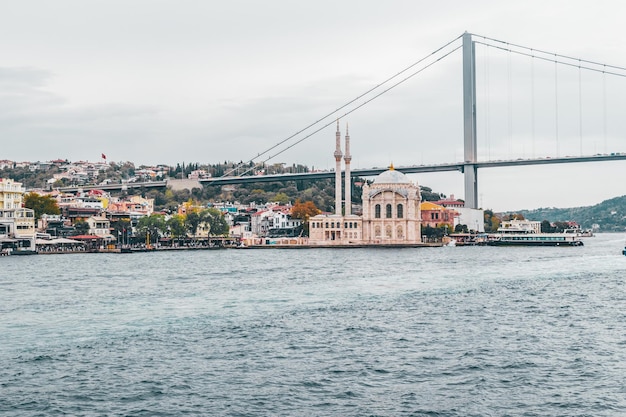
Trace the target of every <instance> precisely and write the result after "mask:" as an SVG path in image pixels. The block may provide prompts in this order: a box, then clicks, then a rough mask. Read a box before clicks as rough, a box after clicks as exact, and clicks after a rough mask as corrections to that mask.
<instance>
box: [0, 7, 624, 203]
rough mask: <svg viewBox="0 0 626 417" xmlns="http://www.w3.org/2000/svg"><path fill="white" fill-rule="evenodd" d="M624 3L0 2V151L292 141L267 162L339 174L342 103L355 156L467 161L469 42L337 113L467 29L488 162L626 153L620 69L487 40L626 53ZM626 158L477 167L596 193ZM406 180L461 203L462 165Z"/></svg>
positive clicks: (536, 185) (371, 161) (601, 55)
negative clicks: (517, 50)
mask: <svg viewBox="0 0 626 417" xmlns="http://www.w3.org/2000/svg"><path fill="white" fill-rule="evenodd" d="M625 15H626V3H624V2H618V1H603V0H600V1H596V2H593V3H591V2H588V1H550V2H544V1H536V0H530V1H524V2H503V1H475V2H466V1H460V0H450V1H444V2H420V1H409V0H407V1H398V0H390V1H386V2H374V1H354V0H345V1H342V2H331V1H326V0H321V1H315V2H293V1H287V0H279V1H267V2H258V1H250V0H239V1H237V0H235V1H229V2H217V1H211V0H176V1H174V0H133V1H128V0H125V1H122V0H106V1H105V0H56V1H54V2H50V1H45V0H25V1H19V2H16V1H9V0H0V57H2V58H1V59H0V160H2V159H9V160H15V161H46V160H51V159H57V158H62V159H69V160H72V161H76V160H90V161H99V160H101V159H100V158H101V154H105V155H106V156H107V161H116V162H117V161H120V162H121V161H132V162H134V163H135V164H136V165H140V164H146V165H154V164H160V163H165V164H176V163H182V162H185V163H191V162H193V163H195V162H197V163H201V164H202V163H218V162H224V161H248V160H251V159H253V158H256V159H255V162H259V161H262V160H264V159H266V158H267V157H268V156H274V155H275V154H276V153H278V151H279V150H281V149H282V148H283V147H284V146H288V145H290V144H293V143H294V142H295V141H298V140H301V143H299V144H297V145H294V146H293V147H291V148H290V149H287V150H285V151H284V152H281V153H279V154H278V155H275V156H274V158H272V159H270V160H269V161H268V163H274V162H284V163H287V164H294V163H295V164H303V165H307V166H309V167H314V168H315V169H331V168H333V167H334V159H333V156H332V155H333V152H334V140H335V133H334V132H335V130H336V125H335V123H334V120H336V119H337V118H340V130H341V131H342V135H344V134H345V132H346V129H347V128H349V133H350V137H351V153H352V156H353V159H352V166H353V167H356V168H370V167H375V166H377V167H385V166H388V165H390V164H394V165H395V166H402V165H413V164H436V163H449V162H458V161H462V160H463V114H462V66H461V51H460V50H457V51H455V52H452V48H453V47H454V46H457V45H460V41H458V40H457V41H456V43H453V44H452V46H451V47H448V48H447V49H445V50H444V51H443V53H447V52H450V54H449V55H448V56H446V57H445V58H442V59H441V60H440V61H438V62H433V59H430V60H428V59H427V60H426V61H424V62H423V63H422V64H419V65H416V66H414V67H412V68H411V69H410V70H409V71H407V72H406V73H404V74H403V76H401V77H399V78H396V79H395V80H396V81H399V80H401V79H402V78H404V77H406V76H408V75H410V74H413V73H416V72H418V73H417V74H416V75H414V76H412V77H409V78H408V79H407V80H406V81H404V82H402V83H401V84H399V85H398V86H397V87H395V88H393V89H391V90H389V91H388V92H386V93H384V94H382V95H380V96H379V97H376V98H375V99H373V100H372V101H369V102H367V103H363V102H364V101H365V100H367V99H369V98H372V96H373V94H370V95H369V96H366V97H365V98H363V99H361V100H360V101H358V100H357V101H356V102H354V103H353V104H352V105H349V106H347V107H345V108H343V109H341V110H340V111H339V112H336V113H334V111H335V110H336V109H339V108H341V107H342V106H344V105H345V104H346V103H349V102H350V101H351V100H353V99H355V98H357V97H359V96H360V95H361V94H363V93H365V92H366V91H368V90H370V89H372V88H373V87H375V86H377V85H379V84H380V83H382V82H383V81H385V80H387V79H389V78H390V77H391V76H393V75H395V74H397V73H399V72H400V71H402V70H404V69H405V68H407V67H409V66H411V65H413V64H415V63H416V62H418V61H420V60H421V59H422V58H425V57H429V56H430V57H433V56H441V53H440V54H439V55H431V54H432V53H433V52H434V51H437V50H438V49H439V48H440V47H442V46H444V45H446V44H447V43H448V42H450V41H453V40H454V39H457V38H458V37H459V36H461V35H462V34H463V33H464V32H465V31H467V32H470V33H472V34H474V36H473V39H474V40H475V41H477V44H476V67H477V72H476V78H477V130H478V155H479V159H482V160H487V159H517V158H530V157H555V156H566V155H589V154H596V153H610V152H626V140H625V138H626V121H625V120H622V119H623V117H621V115H623V114H626V77H624V76H623V75H624V74H625V73H626V72H625V71H621V70H620V71H616V72H620V74H621V76H614V75H607V74H602V73H600V72H597V71H586V70H581V69H578V68H576V65H574V66H565V65H561V64H559V65H554V64H553V63H552V62H550V61H549V60H541V59H535V58H531V57H528V56H524V55H521V54H513V53H507V52H506V51H503V50H501V49H498V48H496V47H494V46H493V45H494V44H495V45H499V46H502V47H503V48H504V49H513V48H512V46H508V45H506V44H505V43H502V42H508V43H510V44H514V45H522V46H526V47H529V48H533V49H534V50H541V51H547V52H551V53H557V54H559V55H564V56H568V57H574V58H582V59H583V60H589V61H593V62H597V63H601V64H608V65H615V66H618V67H622V68H623V67H626V48H624V41H623V37H622V36H621V35H622V28H623V16H625ZM485 37H486V38H490V39H494V40H496V41H502V42H495V43H493V44H492V46H485V45H484V43H488V42H487V39H486V38H485ZM525 51H526V52H528V51H529V50H525ZM531 55H532V54H531ZM571 62H574V63H575V62H576V61H571ZM429 64H432V65H429ZM426 65H429V66H427V67H426ZM391 84H393V83H390V84H386V85H385V87H382V88H380V89H378V90H376V91H377V92H378V91H382V90H384V89H385V88H387V87H389V86H390V85H391ZM360 104H363V105H362V107H359V108H355V107H357V106H359V105H360ZM347 112H350V113H349V114H347V115H345V117H344V114H346V113H347ZM320 119H321V120H322V122H321V123H319V124H317V125H315V127H314V128H312V129H308V130H306V131H305V132H303V133H300V134H296V133H297V132H299V131H301V130H302V129H305V128H306V127H308V126H309V125H311V124H312V123H314V122H316V121H318V120H320ZM325 125H328V126H327V127H325V128H322V127H323V126H325ZM320 128H322V129H321V130H319V132H317V133H313V132H314V131H315V130H318V129H320ZM309 133H313V134H311V136H310V137H308V138H305V136H307V134H309ZM294 135H295V136H294ZM292 136H294V137H293V139H291V140H288V141H286V142H285V144H284V145H283V146H282V147H277V148H275V149H274V150H273V151H270V152H269V153H268V154H263V152H265V151H266V150H267V149H268V148H270V147H272V146H274V145H276V144H278V143H279V142H282V141H284V140H286V139H287V138H290V137H292ZM259 154H261V155H260V156H259V157H258V158H257V155H259ZM625 170H626V161H615V162H607V163H602V164H601V163H584V164H568V165H563V164H559V165H546V166H540V167H537V166H529V167H523V168H499V169H494V168H491V169H482V170H479V172H478V184H479V205H480V206H481V207H483V208H490V209H493V210H495V211H513V210H521V209H533V208H539V207H576V206H587V205H593V204H597V203H599V202H601V201H603V200H605V199H608V198H612V197H616V196H621V195H626V182H624V181H623V180H622V181H620V180H621V179H623V173H624V171H625ZM411 178H412V179H413V180H415V181H417V182H418V183H419V184H420V185H425V186H428V187H430V188H432V189H433V190H434V191H437V192H441V193H444V194H446V195H451V194H454V195H455V197H457V198H463V190H464V187H463V175H462V174H460V173H456V172H454V173H438V174H434V173H433V174H419V175H418V174H415V175H412V176H411Z"/></svg>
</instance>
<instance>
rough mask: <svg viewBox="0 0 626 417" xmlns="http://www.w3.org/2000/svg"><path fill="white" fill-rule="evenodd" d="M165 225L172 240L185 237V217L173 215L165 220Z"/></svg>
mask: <svg viewBox="0 0 626 417" xmlns="http://www.w3.org/2000/svg"><path fill="white" fill-rule="evenodd" d="M166 225H167V229H168V231H169V234H170V235H171V236H172V238H174V239H180V238H182V237H185V236H186V235H187V229H186V228H185V216H182V215H180V214H174V215H173V216H172V217H170V218H169V219H168V220H167V222H166Z"/></svg>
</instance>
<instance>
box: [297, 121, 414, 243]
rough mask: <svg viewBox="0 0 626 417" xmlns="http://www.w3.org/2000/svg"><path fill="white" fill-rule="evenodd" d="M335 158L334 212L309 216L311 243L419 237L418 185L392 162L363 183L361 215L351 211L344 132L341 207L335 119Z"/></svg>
mask: <svg viewBox="0 0 626 417" xmlns="http://www.w3.org/2000/svg"><path fill="white" fill-rule="evenodd" d="M336 138H337V140H336V147H335V153H334V156H335V161H336V162H337V164H336V165H337V166H336V170H337V171H338V172H337V173H336V175H335V196H336V200H337V201H336V202H335V213H333V214H328V213H326V214H318V215H317V216H313V217H311V218H310V220H309V244H312V245H358V244H367V245H403V244H405V245H406V244H419V243H421V242H422V239H421V212H420V200H421V197H420V189H419V185H418V184H417V183H414V182H413V181H411V180H410V179H409V177H407V176H406V175H405V174H403V173H401V172H399V171H396V170H395V169H394V168H393V166H391V167H390V168H389V170H387V171H385V172H383V173H381V174H379V175H378V176H377V177H376V178H375V179H374V180H373V182H372V183H371V184H367V183H366V184H364V185H363V192H362V212H363V214H362V215H361V216H358V215H355V214H352V201H351V199H352V197H351V193H350V188H351V183H350V159H351V155H350V135H349V134H348V133H347V132H346V138H345V140H346V145H345V146H346V156H345V157H346V158H347V159H346V161H345V162H346V165H345V167H346V172H345V178H346V180H345V189H346V191H345V205H344V206H343V210H342V204H341V202H342V200H341V196H342V192H341V166H340V164H339V162H338V161H339V159H338V158H340V155H341V154H342V153H341V148H340V142H339V141H340V139H339V138H340V132H339V123H337V133H336Z"/></svg>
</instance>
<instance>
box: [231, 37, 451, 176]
mask: <svg viewBox="0 0 626 417" xmlns="http://www.w3.org/2000/svg"><path fill="white" fill-rule="evenodd" d="M457 39H458V38H457ZM461 48H462V45H459V46H457V47H456V48H454V49H452V50H450V51H449V52H447V53H446V54H444V55H442V56H441V57H439V58H437V59H436V60H435V61H433V62H431V63H429V64H427V65H425V66H424V67H423V68H420V69H419V70H417V71H415V72H413V73H412V74H410V75H408V76H406V77H405V78H403V79H401V80H400V81H398V82H397V83H395V84H392V85H391V86H390V87H388V88H386V89H385V90H383V91H381V92H380V93H378V94H376V95H375V96H373V97H371V98H369V99H367V100H366V101H364V102H362V103H361V104H359V105H358V106H356V107H354V108H353V109H350V110H348V111H347V112H345V113H343V114H342V115H340V116H339V117H338V118H337V119H342V118H344V117H346V116H348V115H349V114H351V113H354V112H355V111H357V110H358V109H360V108H361V107H363V106H365V105H366V104H369V103H371V102H372V101H374V100H376V99H377V98H378V97H380V96H382V95H383V94H385V93H387V92H389V91H391V90H393V89H394V88H396V87H397V86H399V85H400V84H403V83H404V82H406V81H408V80H410V79H411V78H413V77H414V76H416V75H417V74H419V73H421V72H422V71H424V70H426V69H428V68H430V67H431V66H433V65H435V64H436V63H437V62H439V61H441V60H442V59H444V58H446V57H448V56H449V55H451V54H452V53H453V52H455V51H457V50H459V49H461ZM361 97H362V96H361ZM353 102H354V100H353ZM344 107H345V106H342V107H341V108H344ZM333 114H334V113H333ZM322 120H323V119H322ZM320 121H321V120H320ZM334 123H335V120H331V121H330V122H328V123H326V124H325V125H323V126H322V127H320V128H318V129H316V130H314V131H313V132H311V133H309V134H308V135H306V136H304V137H302V138H300V139H298V140H297V141H295V142H294V143H292V144H290V145H289V146H286V147H285V148H283V149H281V150H280V151H278V152H277V153H275V154H273V155H270V156H269V157H267V158H266V159H264V160H263V161H260V162H257V163H256V164H255V165H254V166H253V167H251V168H248V169H247V170H245V171H244V172H242V173H240V174H239V176H242V175H245V174H247V173H248V172H250V171H252V170H253V169H254V168H255V167H256V166H258V165H262V164H264V163H266V162H267V161H269V160H271V159H273V158H275V157H276V156H278V155H280V154H282V153H284V152H286V151H287V150H289V149H291V148H293V147H294V146H296V145H298V144H299V143H302V142H304V141H305V140H306V139H308V138H310V137H311V136H313V135H314V134H316V133H318V132H320V131H322V130H324V129H325V128H327V127H328V126H330V125H332V124H334ZM305 130H306V129H305ZM284 142H285V141H283V143H284ZM273 148H276V145H275V146H273V147H272V149H273ZM267 152H268V151H266V152H264V153H267ZM248 162H253V160H251V161H248Z"/></svg>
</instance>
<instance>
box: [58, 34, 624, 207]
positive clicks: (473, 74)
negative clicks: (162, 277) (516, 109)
mask: <svg viewBox="0 0 626 417" xmlns="http://www.w3.org/2000/svg"><path fill="white" fill-rule="evenodd" d="M477 47H479V48H482V49H483V50H484V53H485V55H488V53H489V52H488V51H490V50H494V51H498V52H502V53H505V54H506V56H507V57H509V58H508V62H507V67H508V75H507V77H508V86H507V87H506V88H504V89H502V88H501V89H500V90H506V91H507V96H508V97H507V99H508V114H507V115H506V116H505V117H502V118H501V119H505V118H506V119H507V120H508V126H507V128H508V132H507V134H504V136H508V137H509V141H512V140H513V139H512V137H513V132H512V110H511V109H512V107H513V104H514V103H516V102H517V100H516V99H514V98H513V92H512V91H513V90H512V88H511V63H510V57H511V56H513V55H514V56H517V57H523V58H526V59H528V60H530V62H531V72H532V75H531V77H530V80H531V85H530V86H528V87H529V88H528V90H530V94H529V95H530V98H527V101H528V100H529V101H530V102H531V107H532V110H531V111H530V113H531V114H530V117H529V119H530V120H529V121H528V124H529V125H530V131H531V134H530V136H531V140H530V142H532V148H533V152H532V153H533V155H532V156H531V157H511V158H502V157H500V158H499V159H495V158H494V157H493V156H492V154H491V150H490V143H491V142H492V140H493V134H492V132H491V130H492V129H491V127H490V126H489V124H488V123H486V122H485V124H484V126H482V130H483V131H482V135H481V139H482V140H483V142H485V143H481V142H480V141H479V140H478V125H479V111H478V108H479V107H477V102H478V95H477V54H476V49H477ZM457 51H461V52H460V53H461V54H462V76H463V77H462V101H463V103H462V112H463V114H462V120H463V131H462V136H463V138H462V140H461V138H460V137H459V138H458V139H457V140H458V143H461V142H462V144H463V160H462V161H456V162H451V163H439V164H420V165H410V166H396V167H395V169H397V170H398V171H401V172H404V173H407V174H408V173H427V172H444V171H458V172H461V173H462V174H463V176H464V193H465V196H464V197H465V199H464V200H465V206H466V207H468V208H478V170H479V169H484V168H499V167H511V166H526V165H543V164H564V163H581V162H603V163H604V162H609V161H616V160H626V149H625V150H624V151H623V152H620V151H617V150H616V149H612V150H611V152H609V151H608V149H607V142H608V138H609V132H608V130H609V129H608V117H607V114H608V104H607V102H608V100H607V96H608V94H609V93H608V92H607V78H610V79H615V80H623V81H624V84H626V68H624V67H620V66H615V65H609V64H606V63H600V62H596V61H591V60H585V59H582V58H575V57H571V56H566V55H561V54H558V53H554V52H548V51H543V50H540V49H534V48H530V47H526V46H522V45H518V44H512V43H508V42H504V41H500V40H497V39H493V38H489V37H486V36H480V35H475V34H471V33H467V32H466V33H464V34H462V35H461V36H459V37H457V38H455V39H453V40H452V41H450V42H448V43H446V44H445V45H443V46H442V47H440V48H438V49H437V50H435V51H434V52H432V53H431V54H429V55H427V56H425V57H423V58H422V59H420V60H418V61H416V62H415V63H413V64H411V65H410V66H408V67H406V68H404V69H402V70H401V71H399V72H398V73H396V74H395V75H393V76H391V77H389V78H387V79H386V80H384V81H383V82H381V83H379V84H377V85H375V86H374V87H372V88H371V89H369V90H367V91H365V92H364V93H362V94H360V95H359V96H358V97H356V98H354V99H352V100H350V101H349V102H347V103H345V104H344V105H342V106H341V107H338V108H336V109H335V110H333V111H331V112H329V113H327V114H325V115H324V116H322V117H320V118H319V119H317V120H316V121H314V122H313V123H310V124H309V125H307V126H305V127H304V128H302V129H300V130H298V131H297V132H295V133H294V134H292V135H290V136H289V137H287V138H285V139H283V140H281V141H279V142H278V143H276V144H275V145H273V146H271V147H269V148H267V149H265V150H263V151H262V152H259V153H257V154H256V155H255V156H254V157H252V158H250V159H248V160H246V161H242V162H241V163H240V164H238V165H237V166H235V167H233V168H232V169H231V170H229V171H227V172H226V173H225V174H224V175H223V176H221V177H214V178H208V179H203V180H200V182H201V183H202V184H203V185H209V186H211V185H213V186H219V185H228V184H244V183H254V182H271V181H291V180H300V179H325V178H333V177H334V176H335V173H334V172H333V171H322V172H319V171H318V172H304V173H287V174H279V175H259V171H260V169H259V167H263V166H265V164H266V163H268V162H269V161H271V160H273V159H275V158H276V157H277V156H279V155H281V154H283V153H285V152H286V151H287V150H289V149H292V148H294V147H295V146H298V145H299V144H301V143H303V142H304V141H306V140H307V139H309V138H311V137H313V136H315V135H316V134H318V133H319V132H321V131H323V130H325V129H326V128H328V127H329V126H331V125H334V123H335V122H336V121H337V120H339V119H344V118H346V117H347V116H348V115H350V114H352V113H354V112H356V111H365V110H362V109H363V108H364V107H366V106H367V105H368V104H370V103H372V102H373V101H374V100H377V99H378V98H380V97H381V96H383V95H385V94H387V93H388V92H390V91H392V90H394V89H397V88H399V87H400V86H402V85H404V84H406V83H407V82H408V81H409V80H411V79H413V78H414V77H417V76H419V75H420V74H423V73H424V72H425V71H426V70H428V69H430V68H431V67H433V66H435V65H436V64H437V63H439V62H441V61H443V60H444V59H446V58H448V57H449V56H452V55H453V54H455V53H457ZM538 63H544V64H548V65H553V66H554V78H553V83H552V84H553V85H552V86H551V87H549V88H546V87H545V86H544V85H539V82H538V81H537V82H536V81H535V78H534V75H535V67H536V66H537V65H538ZM559 68H572V69H574V70H575V71H577V72H578V86H577V88H576V86H574V87H572V85H571V83H570V85H567V84H566V83H565V82H564V81H563V80H561V84H562V85H561V86H560V88H561V90H568V93H569V96H572V95H574V96H575V95H576V94H575V93H576V91H575V92H572V91H571V90H577V93H578V94H577V95H578V97H577V101H578V109H577V110H578V111H577V115H576V116H575V117H574V118H573V119H574V121H575V123H576V124H577V125H578V126H576V127H577V128H578V135H575V134H572V133H571V131H572V129H573V128H572V126H567V128H566V129H564V128H563V126H562V123H563V121H562V120H559V118H560V117H562V115H561V113H562V112H563V108H564V107H567V106H569V107H572V101H575V100H571V99H568V100H567V101H566V102H565V103H563V102H560V101H559V97H560V95H561V94H562V92H561V91H560V90H559V72H558V70H559ZM489 73H490V69H489V66H488V65H486V64H484V65H483V68H482V76H483V84H484V85H483V89H484V94H483V101H484V102H483V103H481V104H482V107H480V108H481V112H483V113H484V114H485V115H487V116H488V115H489V113H495V111H494V109H491V107H490V106H491V105H490V103H489V97H490V95H492V94H493V95H495V93H492V92H491V88H492V87H490V84H489V82H488V81H487V79H488V77H489ZM583 73H591V74H598V75H599V76H600V77H601V78H602V88H601V90H602V91H601V92H599V93H598V92H594V93H593V95H594V96H596V97H601V99H600V100H599V101H600V102H601V104H600V105H598V104H597V103H596V104H593V105H584V104H583V91H584V89H583V83H582V74H583ZM544 78H545V77H544ZM494 90H495V88H494ZM547 90H552V91H551V92H550V91H548V92H547ZM500 93H502V92H501V91H500ZM550 94H552V97H549V96H550ZM585 94H587V93H585ZM501 95H502V94H501ZM527 96H528V94H527ZM539 101H541V102H546V101H552V102H553V116H554V120H553V132H552V134H551V135H550V136H551V137H552V139H553V140H554V143H553V147H554V149H555V150H556V154H555V155H552V156H541V157H537V156H535V153H536V152H535V143H536V142H537V141H540V142H542V143H543V144H545V142H546V140H545V134H543V135H542V136H541V138H540V140H539V139H536V136H537V134H536V131H537V130H538V129H537V128H538V126H539V125H541V124H542V123H543V124H544V125H545V124H546V120H544V119H546V117H545V114H543V112H538V111H536V110H535V102H539ZM625 104H626V103H625ZM559 105H560V106H561V109H560V108H559ZM584 107H589V108H590V111H593V112H594V113H595V116H596V118H597V119H601V123H600V124H601V125H602V128H601V129H598V128H596V129H595V130H596V131H597V132H599V131H601V133H597V132H596V133H595V134H594V136H593V138H592V140H593V142H594V145H593V147H594V149H596V148H597V142H601V143H603V144H604V146H603V147H604V149H603V150H604V152H597V151H596V152H593V153H592V154H590V155H585V154H584V152H583V149H584V140H585V138H584V135H583V120H584V119H585V117H584V114H585V112H584V111H583V108H584ZM598 114H599V115H598ZM481 115H482V113H481ZM459 116H460V115H459ZM542 117H543V119H542ZM576 127H574V130H575V128H576ZM565 130H569V131H570V133H569V134H564V131H565ZM624 130H626V129H624ZM625 134H626V131H620V132H617V133H613V132H612V133H611V135H610V138H611V139H612V140H615V139H616V138H617V140H619V141H621V144H623V143H624V142H623V141H622V140H623V138H624V136H625ZM576 136H578V137H576ZM527 139H528V138H527ZM573 141H575V142H577V147H578V152H577V153H578V155H575V156H572V155H568V156H561V155H560V153H561V152H562V150H563V149H565V148H566V146H565V145H567V147H569V149H571V148H572V146H571V145H572V142H573ZM329 143H330V142H329ZM479 145H481V148H479ZM509 146H511V145H509ZM587 147H588V146H587ZM485 148H487V150H486V151H485ZM329 149H331V148H330V147H329ZM479 150H481V157H480V158H479ZM596 150H597V149H596ZM384 170H386V168H368V169H353V170H352V172H351V174H352V176H354V177H369V176H375V175H378V174H379V173H381V172H383V171H384ZM166 185H167V182H166V181H152V182H139V183H132V184H124V185H121V184H109V185H106V186H97V187H81V188H82V189H89V188H100V189H107V190H119V189H121V188H123V187H124V188H150V187H164V186H166ZM76 189H77V187H68V188H64V189H63V190H64V191H74V190H76Z"/></svg>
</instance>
